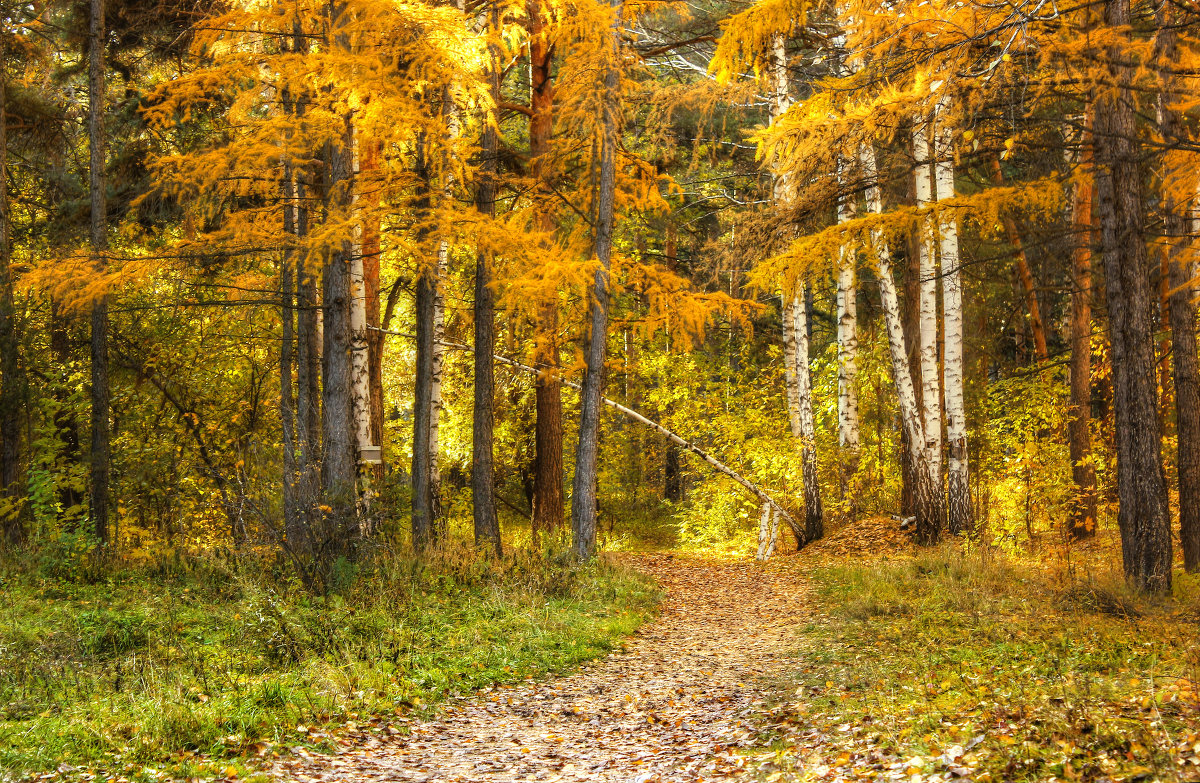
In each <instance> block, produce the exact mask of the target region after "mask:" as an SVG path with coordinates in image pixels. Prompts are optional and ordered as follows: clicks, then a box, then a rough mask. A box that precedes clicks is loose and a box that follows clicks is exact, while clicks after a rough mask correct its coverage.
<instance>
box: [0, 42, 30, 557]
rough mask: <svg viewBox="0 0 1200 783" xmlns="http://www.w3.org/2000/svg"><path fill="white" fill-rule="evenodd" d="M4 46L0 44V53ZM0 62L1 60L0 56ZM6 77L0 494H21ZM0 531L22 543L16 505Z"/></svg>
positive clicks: (1, 177) (0, 194)
mask: <svg viewBox="0 0 1200 783" xmlns="http://www.w3.org/2000/svg"><path fill="white" fill-rule="evenodd" d="M3 54H4V47H3V46H2V45H0V56H2V55H3ZM0 62H3V60H2V59H0ZM7 81H8V80H7V78H6V76H5V74H4V73H3V71H2V70H0V496H3V497H5V498H8V499H10V500H11V499H15V498H18V497H20V495H21V485H20V480H19V479H20V462H21V416H20V413H21V407H22V406H21V402H22V398H23V396H24V394H23V387H24V381H23V378H22V377H21V370H20V366H19V363H18V361H17V359H18V348H19V335H18V333H17V312H16V307H15V305H14V302H13V279H12V267H11V265H10V264H11V261H12V258H11V244H10V242H11V236H12V235H11V230H10V222H9V221H10V217H9V207H8V133H7V127H6V126H7V123H8V115H7V112H6V111H5V101H6V98H7V87H8V85H7ZM0 533H2V534H3V536H4V539H5V541H6V542H7V543H8V544H10V545H15V544H19V543H21V541H22V540H24V538H25V529H24V527H23V525H22V524H21V514H20V513H19V512H18V511H17V510H16V508H15V507H13V508H12V509H11V511H9V512H8V513H5V514H4V518H3V520H0Z"/></svg>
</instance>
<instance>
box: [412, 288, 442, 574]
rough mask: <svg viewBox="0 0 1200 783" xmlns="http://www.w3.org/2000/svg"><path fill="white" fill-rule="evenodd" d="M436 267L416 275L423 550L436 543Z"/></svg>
mask: <svg viewBox="0 0 1200 783" xmlns="http://www.w3.org/2000/svg"><path fill="white" fill-rule="evenodd" d="M435 270H436V267H427V268H425V269H423V270H421V272H420V274H419V275H418V277H417V295H416V298H417V301H416V313H415V316H416V321H417V323H416V332H417V335H416V336H417V339H416V343H417V366H416V379H415V390H414V391H415V399H414V403H413V452H412V488H413V494H412V539H413V547H414V548H415V549H416V550H417V551H418V552H422V551H424V550H425V549H426V548H427V547H428V546H429V545H430V544H432V543H434V501H433V493H434V487H433V466H432V465H431V464H430V439H431V438H430V435H431V433H430V423H431V422H432V420H433V416H432V411H433V397H432V395H433V374H434V367H433V365H434V362H433V356H434V352H433V342H434V339H435V338H434V333H435V331H434V323H433V318H434V300H435V298H436V293H435V290H436V286H437V283H436V281H435V279H434V277H435V275H436V271H435Z"/></svg>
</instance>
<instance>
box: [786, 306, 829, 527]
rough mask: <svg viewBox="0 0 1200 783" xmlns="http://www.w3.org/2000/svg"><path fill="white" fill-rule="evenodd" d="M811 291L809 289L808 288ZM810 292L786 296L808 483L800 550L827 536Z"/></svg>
mask: <svg viewBox="0 0 1200 783" xmlns="http://www.w3.org/2000/svg"><path fill="white" fill-rule="evenodd" d="M805 288H807V286H805ZM806 294H807V291H804V290H800V291H797V292H796V293H795V295H793V296H787V295H786V294H785V297H786V299H785V301H787V302H788V303H787V304H786V305H785V306H784V308H783V320H784V337H783V355H784V362H785V367H786V371H785V374H786V376H787V378H786V382H787V386H788V410H789V412H790V414H791V416H790V419H791V425H792V437H794V438H795V439H796V442H797V443H799V444H800V469H801V474H802V477H803V481H804V529H803V530H802V531H801V530H795V531H794V532H796V545H797V547H801V546H804V545H805V544H810V543H812V542H813V541H816V540H818V539H820V538H822V537H823V536H824V535H825V521H824V519H825V509H824V504H823V503H822V500H821V484H820V482H819V480H818V478H817V446H816V435H817V432H816V426H815V423H814V421H813V406H812V375H811V372H810V370H809V331H808V330H809V318H808V312H809V310H808V308H809V305H808V297H807V295H806Z"/></svg>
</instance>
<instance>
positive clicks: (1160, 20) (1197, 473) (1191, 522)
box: [1155, 0, 1200, 571]
mask: <svg viewBox="0 0 1200 783" xmlns="http://www.w3.org/2000/svg"><path fill="white" fill-rule="evenodd" d="M1173 16H1174V14H1173V13H1172V6H1171V4H1170V3H1168V2H1165V0H1162V1H1161V2H1160V3H1159V6H1158V10H1157V14H1156V19H1155V21H1156V23H1157V26H1158V31H1157V34H1156V36H1155V49H1156V52H1155V53H1156V55H1157V58H1158V61H1159V63H1160V66H1159V67H1160V72H1162V74H1163V75H1162V77H1161V78H1162V80H1163V83H1164V84H1165V85H1166V86H1165V88H1164V90H1163V92H1161V93H1160V94H1159V96H1158V124H1159V132H1160V134H1161V135H1162V138H1163V140H1164V141H1165V142H1166V144H1167V145H1169V146H1177V145H1179V144H1180V143H1181V142H1182V141H1183V129H1182V118H1181V117H1180V116H1179V114H1178V112H1177V111H1176V110H1175V109H1174V108H1173V105H1174V104H1175V103H1176V102H1177V101H1178V100H1179V95H1178V94H1177V93H1176V90H1177V85H1176V83H1175V79H1174V77H1173V76H1171V75H1169V73H1170V66H1171V65H1172V64H1173V63H1175V62H1176V59H1177V58H1178V56H1179V52H1178V48H1179V47H1178V37H1179V33H1178V27H1177V26H1176V20H1175V19H1173V18H1172V17H1173ZM1183 210H1184V206H1183V205H1182V204H1179V203H1178V202H1177V201H1176V200H1175V199H1174V198H1173V197H1172V196H1171V194H1170V193H1169V192H1167V193H1164V194H1163V216H1164V222H1165V228H1166V235H1167V259H1166V261H1167V264H1168V267H1169V268H1168V272H1167V274H1168V279H1169V281H1170V291H1171V293H1170V301H1169V308H1168V310H1169V316H1170V325H1171V366H1172V371H1173V375H1174V381H1175V436H1176V439H1177V440H1178V473H1179V543H1180V546H1181V547H1182V548H1183V566H1184V568H1186V569H1187V570H1188V571H1196V570H1200V366H1198V362H1197V355H1196V304H1195V301H1194V299H1193V296H1194V294H1195V291H1194V283H1193V279H1192V278H1193V269H1192V265H1191V261H1192V259H1191V257H1190V256H1191V254H1190V253H1187V252H1185V251H1186V249H1187V247H1186V244H1185V242H1186V237H1187V233H1188V225H1187V217H1186V216H1185V214H1184V211H1183Z"/></svg>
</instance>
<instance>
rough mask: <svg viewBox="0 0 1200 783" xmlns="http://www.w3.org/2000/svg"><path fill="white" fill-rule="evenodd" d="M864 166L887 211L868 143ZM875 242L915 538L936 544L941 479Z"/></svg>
mask: <svg viewBox="0 0 1200 783" xmlns="http://www.w3.org/2000/svg"><path fill="white" fill-rule="evenodd" d="M859 165H860V168H861V169H862V174H863V178H864V179H865V180H866V182H867V189H866V194H865V195H866V202H867V211H868V212H873V213H875V214H877V215H879V214H882V213H883V194H882V193H881V191H880V189H879V183H878V181H877V174H876V168H875V150H874V149H872V148H871V147H870V146H869V145H865V144H864V145H862V146H861V147H859ZM871 246H872V250H873V252H874V254H875V260H876V264H877V265H878V272H879V294H880V300H881V304H882V307H883V320H884V324H885V326H886V327H887V334H888V351H889V353H890V355H891V359H892V379H893V382H894V383H895V385H896V398H897V402H898V407H899V409H900V421H901V424H902V426H903V428H904V431H905V433H906V435H907V440H908V445H909V461H910V464H911V466H912V495H913V511H914V512H915V516H916V518H917V519H916V540H917V542H918V543H920V544H923V545H930V544H935V543H937V540H938V538H939V537H940V536H941V531H942V493H941V492H940V490H939V489H938V484H939V483H940V482H935V480H934V476H935V475H936V474H935V473H934V470H933V466H932V465H931V464H930V459H929V451H928V450H927V449H926V448H925V432H924V427H923V425H922V423H921V412H920V410H919V408H918V406H917V393H916V389H915V387H914V385H913V380H912V374H911V372H910V371H909V366H908V349H907V347H906V340H905V336H904V323H903V321H902V320H901V318H900V297H899V296H898V295H897V293H896V282H895V280H893V279H892V263H891V251H890V249H889V248H888V244H887V238H886V237H885V236H884V233H883V231H881V230H873V231H872V232H871Z"/></svg>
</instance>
